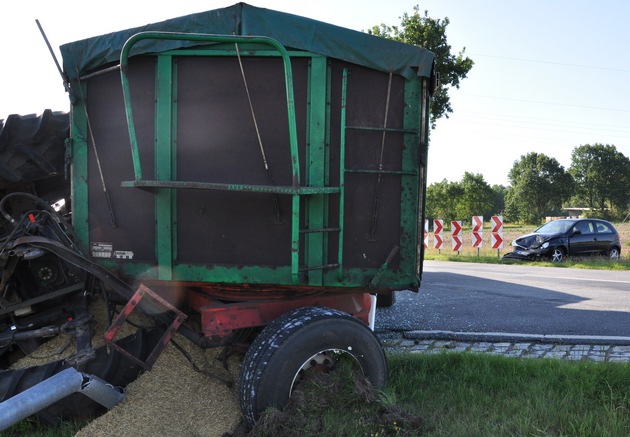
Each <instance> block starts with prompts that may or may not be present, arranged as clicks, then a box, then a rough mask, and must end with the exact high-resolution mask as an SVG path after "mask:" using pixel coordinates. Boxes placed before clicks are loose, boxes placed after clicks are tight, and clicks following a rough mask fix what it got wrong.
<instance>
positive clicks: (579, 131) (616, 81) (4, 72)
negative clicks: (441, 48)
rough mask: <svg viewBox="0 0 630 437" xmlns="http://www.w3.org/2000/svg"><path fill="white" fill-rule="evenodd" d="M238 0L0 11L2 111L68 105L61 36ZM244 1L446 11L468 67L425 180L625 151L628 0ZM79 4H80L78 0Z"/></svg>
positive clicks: (325, 17)
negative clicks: (539, 159)
mask: <svg viewBox="0 0 630 437" xmlns="http://www.w3.org/2000/svg"><path fill="white" fill-rule="evenodd" d="M235 3H236V1H215V0H178V1H176V2H173V1H169V2H166V1H162V0H154V1H152V2H141V1H137V0H126V1H121V0H108V1H107V2H90V1H85V0H56V1H50V0H29V1H19V2H18V1H16V2H8V3H6V4H3V5H2V12H1V14H0V55H1V56H0V60H1V64H0V119H3V118H6V117H7V116H8V115H9V114H20V115H26V114H33V113H42V112H43V111H44V110H45V109H52V110H53V111H69V109H70V104H69V102H68V97H67V95H66V94H65V92H64V89H63V86H62V81H61V78H60V76H59V73H58V71H57V67H56V66H55V63H54V61H53V58H52V56H51V55H50V53H49V51H48V48H47V47H46V44H45V42H44V39H43V37H42V36H41V34H40V31H39V29H38V27H37V25H36V23H35V20H36V19H38V20H39V22H40V23H41V25H42V27H43V29H44V31H45V33H46V36H47V37H48V40H49V41H50V44H51V46H52V47H53V50H54V52H55V54H56V56H57V58H58V60H59V62H60V63H61V55H60V54H59V49H58V47H59V46H60V45H62V44H65V43H68V42H73V41H77V40H81V39H84V38H89V37H92V36H96V35H101V34H105V33H109V32H114V31H118V30H123V29H127V28H131V27H136V26H141V25H144V24H148V23H154V22H159V21H163V20H166V19H169V18H174V17H179V16H183V15H188V14H192V13H197V12H202V11H207V10H212V9H217V8H223V7H227V6H231V5H233V4H235ZM247 3H249V4H251V5H253V6H257V7H264V8H269V9H275V10H278V11H283V12H288V13H292V14H297V15H301V16H304V17H308V18H312V19H316V20H320V21H324V22H327V23H331V24H335V25H338V26H343V27H347V28H350V29H354V30H358V31H365V30H367V29H369V28H371V27H372V26H374V25H379V24H381V23H383V24H387V25H390V26H391V25H399V24H400V22H401V17H402V15H403V14H404V13H408V14H412V13H413V8H414V6H416V5H417V6H418V7H419V8H420V10H421V11H424V10H427V11H428V13H429V16H430V17H432V18H434V19H438V18H439V19H444V18H445V17H448V19H449V21H450V24H449V25H448V27H447V28H446V36H447V39H448V43H449V44H450V45H451V52H452V53H453V54H457V53H459V52H460V51H462V50H465V52H464V54H465V55H466V56H468V57H470V58H471V59H472V60H473V61H474V62H475V65H474V67H473V68H472V70H471V71H470V73H469V74H468V77H467V78H466V79H464V80H463V81H462V82H461V84H460V88H459V89H451V91H450V98H451V105H452V108H453V113H452V114H450V116H449V118H448V119H446V118H442V119H440V120H438V121H437V126H436V129H435V130H433V131H432V132H431V139H430V149H429V165H428V172H427V174H428V182H429V183H430V184H431V183H435V182H440V181H443V180H448V181H452V182H456V181H461V179H462V177H463V176H464V173H465V172H470V173H473V174H481V175H482V176H483V177H484V180H485V181H486V182H487V183H488V184H490V185H495V184H498V185H504V186H508V185H509V179H508V173H509V171H510V169H511V168H512V166H513V165H514V162H515V161H518V160H520V159H521V157H522V156H524V155H526V154H528V153H531V152H536V153H542V154H545V155H547V156H549V157H551V158H555V159H556V160H557V161H558V162H559V163H560V164H561V165H562V166H563V167H564V168H565V169H568V168H569V166H570V165H571V152H572V151H573V150H574V149H575V148H576V147H578V146H580V145H584V144H591V145H592V144H596V143H598V144H607V145H613V146H615V147H616V149H617V151H619V152H621V153H623V154H624V155H625V156H627V157H630V56H628V47H627V45H628V42H629V41H630V26H628V24H627V20H628V17H630V2H628V1H626V0H599V1H597V2H593V1H592V0H588V1H585V0H527V1H524V0H509V1H508V0H476V1H471V0H380V1H379V0H344V1H339V0H335V1H332V0H318V1H312V0H308V1H304V0H292V1H290V0H276V1H272V0H251V1H248V2H247ZM88 5H89V6H88Z"/></svg>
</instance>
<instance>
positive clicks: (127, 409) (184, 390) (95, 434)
mask: <svg viewBox="0 0 630 437" xmlns="http://www.w3.org/2000/svg"><path fill="white" fill-rule="evenodd" d="M176 341H177V342H178V344H180V345H182V346H184V340H183V339H182V338H181V337H180V336H178V337H176ZM190 346H191V345H190V344H189V345H187V346H184V347H185V348H186V349H187V351H188V353H189V354H190V355H191V358H192V359H193V361H194V362H195V364H196V365H197V366H199V367H201V368H202V369H203V370H209V371H211V372H216V374H218V375H221V376H222V377H226V376H227V377H230V378H231V379H232V380H233V381H236V378H237V377H238V371H239V367H240V357H237V356H233V357H231V358H229V359H228V369H229V371H227V370H225V369H224V368H223V365H222V364H221V363H220V361H219V360H217V359H215V358H216V356H217V355H218V353H219V352H220V351H219V350H217V349H210V350H208V351H205V352H204V351H202V350H201V349H199V348H194V347H190ZM240 420H241V416H240V411H239V408H238V402H237V398H236V394H235V389H234V387H231V388H228V387H227V386H226V385H225V384H223V383H222V382H219V381H217V380H216V379H214V378H211V377H209V376H206V375H204V374H201V373H199V372H196V371H195V370H193V368H192V366H191V364H190V363H189V362H188V361H187V360H186V358H185V357H184V356H183V355H182V353H181V352H180V351H179V350H177V349H176V348H175V347H174V346H173V345H172V344H169V345H168V346H167V347H166V349H165V350H164V352H162V355H161V356H160V358H159V359H158V360H157V362H156V363H155V365H154V366H153V369H152V370H151V371H149V372H145V373H143V374H142V375H140V377H139V378H138V379H137V380H136V381H134V382H132V383H131V384H129V385H128V386H127V389H126V396H125V399H124V400H123V401H122V402H121V403H120V404H118V405H116V406H115V407H114V408H112V409H111V410H110V411H108V412H107V413H105V414H104V415H103V416H100V417H98V418H97V419H95V420H93V421H92V422H91V423H90V424H89V425H88V426H86V427H85V428H83V429H81V430H80V431H79V432H78V433H77V434H76V436H77V437H88V436H89V437H99V436H103V437H109V436H112V435H115V436H118V437H124V436H129V437H142V436H151V437H153V436H155V437H157V436H175V435H177V436H182V437H183V436H205V437H212V436H217V437H219V436H221V435H223V434H224V433H225V432H228V431H231V430H232V429H234V428H235V427H236V426H237V425H238V423H239V422H240Z"/></svg>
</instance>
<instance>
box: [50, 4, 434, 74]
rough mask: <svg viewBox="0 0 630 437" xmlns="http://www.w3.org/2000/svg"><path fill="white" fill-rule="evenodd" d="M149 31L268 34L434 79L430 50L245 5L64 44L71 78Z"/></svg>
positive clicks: (152, 45) (150, 46)
mask: <svg viewBox="0 0 630 437" xmlns="http://www.w3.org/2000/svg"><path fill="white" fill-rule="evenodd" d="M144 31H157V32H180V33H204V34H216V35H241V36H266V37H270V38H273V39H275V40H277V41H278V42H279V43H281V44H282V45H284V46H285V47H286V48H290V49H297V50H304V51H308V52H312V53H317V54H320V55H323V56H327V57H332V58H336V59H341V60H344V61H348V62H351V63H354V64H358V65H362V66H365V67H369V68H373V69H376V70H380V71H385V72H390V71H391V72H393V73H396V74H400V75H403V76H405V77H407V78H411V77H412V76H413V75H416V74H417V75H420V76H424V77H430V76H431V72H432V68H433V60H434V54H433V53H432V52H430V51H428V50H425V49H423V48H420V47H416V46H413V45H409V44H403V43H399V42H396V41H392V40H389V39H386V38H380V37H376V36H373V35H369V34H366V33H362V32H357V31H354V30H350V29H346V28H343V27H339V26H334V25H332V24H327V23H323V22H321V21H316V20H312V19H309V18H304V17H300V16H297V15H292V14H287V13H284V12H278V11H273V10H270V9H263V8H257V7H254V6H250V5H248V4H245V3H237V4H235V5H233V6H230V7H227V8H223V9H216V10H212V11H207V12H200V13H197V14H192V15H186V16H183V17H179V18H172V19H169V20H166V21H163V22H161V23H152V24H147V25H146V26H142V27H136V28H133V29H127V30H122V31H119V32H113V33H109V34H107V35H101V36H96V37H92V38H88V39H84V40H81V41H76V42H72V43H68V44H64V45H62V46H61V47H60V49H61V54H62V57H63V66H64V71H65V73H66V74H67V75H68V77H69V78H70V79H76V78H78V77H80V76H82V75H84V74H86V73H88V72H91V71H95V70H98V69H99V68H103V67H104V66H107V65H111V64H112V63H118V62H119V60H120V51H121V49H122V47H123V45H124V44H125V41H127V39H128V38H129V37H131V36H132V35H135V34H136V33H138V32H144ZM200 44H203V43H200V42H190V41H173V40H143V41H141V42H139V43H138V44H136V45H135V46H134V48H133V50H132V52H131V55H132V56H133V55H141V54H147V53H160V52H164V51H168V50H174V49H178V48H184V47H192V46H195V45H200Z"/></svg>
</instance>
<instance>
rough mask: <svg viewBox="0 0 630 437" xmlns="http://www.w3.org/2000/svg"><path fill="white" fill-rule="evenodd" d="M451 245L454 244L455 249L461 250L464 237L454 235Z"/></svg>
mask: <svg viewBox="0 0 630 437" xmlns="http://www.w3.org/2000/svg"><path fill="white" fill-rule="evenodd" d="M451 246H453V251H457V252H459V251H460V250H461V249H462V237H461V236H459V235H453V236H452V238H451Z"/></svg>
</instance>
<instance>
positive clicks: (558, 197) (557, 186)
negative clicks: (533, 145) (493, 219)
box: [505, 152, 574, 223]
mask: <svg viewBox="0 0 630 437" xmlns="http://www.w3.org/2000/svg"><path fill="white" fill-rule="evenodd" d="M508 178H509V180H510V182H511V188H510V189H509V190H508V192H507V194H506V199H505V204H506V212H507V214H506V216H507V217H509V219H510V220H511V221H522V222H525V223H540V222H541V221H542V219H543V218H544V217H545V216H547V215H558V214H559V213H560V212H561V211H562V205H563V203H564V201H566V200H568V199H569V198H570V197H571V194H572V193H573V189H574V181H573V178H572V177H571V175H570V174H569V173H567V172H566V171H565V170H564V167H563V166H562V165H560V163H559V162H558V161H557V160H556V159H555V158H550V157H548V156H546V155H544V154H542V153H541V154H539V153H535V152H531V153H529V154H527V155H524V156H521V159H520V161H516V162H514V166H513V167H512V169H511V170H510V172H509V173H508Z"/></svg>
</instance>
